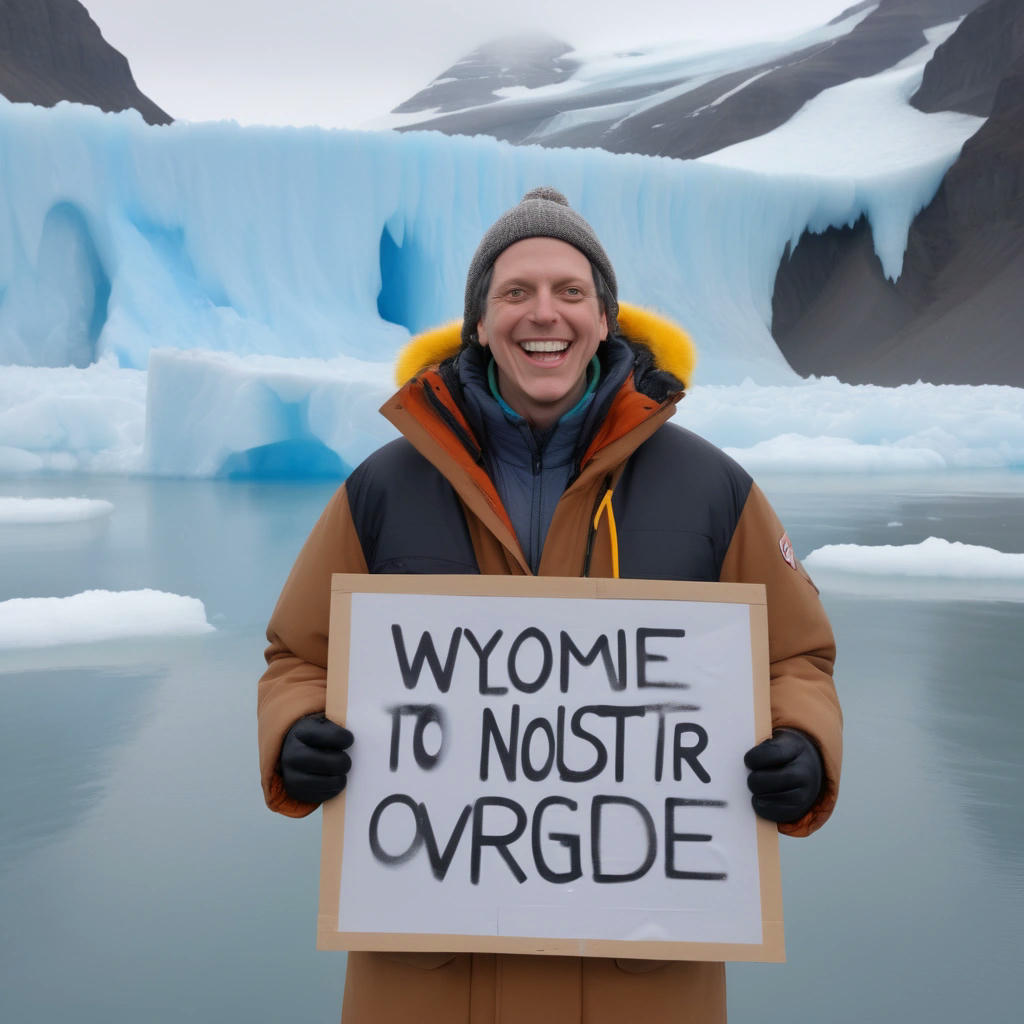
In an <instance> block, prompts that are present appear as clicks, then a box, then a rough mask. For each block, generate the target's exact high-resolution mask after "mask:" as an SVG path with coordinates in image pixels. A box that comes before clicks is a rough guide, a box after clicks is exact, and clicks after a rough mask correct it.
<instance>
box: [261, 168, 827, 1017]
mask: <svg viewBox="0 0 1024 1024" xmlns="http://www.w3.org/2000/svg"><path fill="white" fill-rule="evenodd" d="M693 363H694V353H693V349H692V346H691V344H690V341H689V339H688V337H687V336H686V335H685V334H684V333H683V332H682V331H681V330H679V328H677V327H675V326H674V325H672V324H670V323H669V322H667V321H665V320H663V319H661V318H659V317H655V316H653V315H651V314H648V313H644V312H643V311H640V310H637V309H631V308H630V307H626V306H623V307H621V308H620V307H619V304H618V295H617V284H616V278H615V272H614V270H613V268H612V265H611V262H610V260H609V259H608V256H607V254H606V253H605V251H604V249H603V248H602V246H601V244H600V242H599V241H598V240H597V238H596V237H595V235H594V233H593V231H592V229H591V228H590V225H589V224H587V223H586V221H584V220H583V218H582V217H580V216H579V215H578V214H577V213H575V212H574V211H573V210H572V209H571V208H570V207H569V205H568V203H567V202H566V200H565V198H564V197H563V196H562V195H561V194H560V193H558V192H556V191H555V190H554V189H550V188H540V189H534V190H533V191H532V192H529V193H528V194H527V195H526V196H525V197H524V198H523V200H522V202H520V203H519V204H518V205H517V206H516V207H514V208H513V209H511V210H509V211H507V212H506V213H505V214H504V215H503V216H502V217H501V218H499V219H498V221H497V222H496V223H495V224H494V225H493V226H492V227H491V228H490V229H489V230H488V232H487V233H486V234H485V235H484V238H483V240H482V241H481V243H480V246H479V248H478V250H477V252H476V255H475V256H474V258H473V261H472V263H471V265H470V268H469V274H468V278H467V282H466V302H465V313H464V317H463V321H462V324H461V327H460V326H459V325H458V324H452V325H449V326H448V327H447V328H441V329H439V330H438V331H434V332H431V333H429V334H427V335H424V336H421V337H420V338H418V339H414V340H413V342H412V343H411V345H410V346H409V348H408V349H407V350H406V352H405V353H404V354H403V355H402V357H401V358H400V360H399V377H400V380H401V381H403V382H404V383H403V385H402V387H401V389H400V390H399V391H398V393H397V394H396V395H395V396H394V397H393V398H392V399H391V400H390V401H389V402H387V403H386V404H385V406H384V408H383V409H382V412H383V413H384V415H385V416H387V417H388V419H390V420H391V422H392V423H394V424H395V426H396V427H397V428H398V429H399V431H400V432H401V433H402V434H403V435H404V436H403V437H402V438H400V439H399V440H397V441H393V442H391V443H390V444H388V445H385V446H384V447H383V448H381V449H380V450H379V451H377V452H375V453H374V454H373V455H372V456H370V458H369V459H367V460H366V462H364V463H363V464H362V465H361V466H359V467H358V468H357V469H355V470H354V471H353V472H352V474H351V475H350V476H349V478H348V480H347V481H346V483H345V485H344V486H343V487H342V488H340V489H339V491H338V492H337V493H336V494H335V496H334V497H333V498H332V499H331V502H330V503H329V504H328V506H327V508H326V509H325V511H324V513H323V515H322V516H321V518H320V520H319V522H318V523H317V524H316V526H315V527H314V529H313V532H312V533H311V535H310V537H309V539H308V540H307V542H306V545H305V546H304V547H303V549H302V552H301V553H300V555H299V557H298V559H297V561H296V563H295V566H294V568H293V569H292V572H291V575H290V576H289V578H288V581H287V582H286V584H285V586H284V590H283V592H282V594H281V597H280V600H279V601H278V604H277V607H276V609H275V610H274V613H273V616H272V618H271V621H270V625H269V628H268V632H267V635H268V639H269V641H270V646H269V647H268V649H267V660H268V668H267V672H266V674H265V675H264V676H263V679H262V680H261V683H260V698H259V713H260V758H261V766H262V771H263V784H264V791H265V795H266V799H267V803H268V805H269V806H270V807H271V808H272V809H274V810H277V811H280V812H281V813H283V814H289V815H293V816H300V815H305V814H308V813H310V812H311V811H313V810H314V809H315V807H316V806H317V805H318V804H319V803H320V802H321V801H323V800H325V799H328V798H330V797H332V796H334V795H335V794H337V793H338V792H339V791H340V790H341V789H342V788H343V787H344V785H345V781H346V775H347V773H348V771H349V768H350V767H351V764H352V761H351V760H350V757H349V753H348V750H349V747H350V745H351V744H352V736H351V734H350V733H348V731H347V730H345V729H344V728H342V727H341V726H340V725H337V724H335V723H333V722H330V721H327V720H326V719H325V718H324V716H323V714H322V712H323V709H324V703H325V702H324V691H325V677H326V670H325V666H326V663H327V628H328V606H329V600H330V577H331V574H332V573H334V572H399V573H476V572H482V573H489V574H510V575H529V574H537V575H557V576H587V575H590V576H619V575H621V576H623V577H634V578H647V579H679V580H722V581H730V582H757V583H764V584H765V585H766V588H767V594H768V620H769V656H770V660H771V695H772V696H771V703H772V720H773V726H774V735H773V738H772V739H770V740H766V741H765V742H763V743H761V744H759V745H758V746H756V747H755V748H754V749H753V750H751V751H750V752H748V754H747V758H746V761H747V767H749V768H750V769H752V770H751V773H750V776H749V785H750V788H751V791H752V793H753V797H752V800H753V804H754V808H755V810H756V811H757V813H758V814H761V815H762V816H764V817H766V818H769V819H770V820H772V821H775V822H778V823H779V828H780V830H781V831H783V832H785V833H788V834H791V835H806V834H807V833H809V832H811V831H813V830H814V829H815V828H817V827H818V826H820V825H821V824H822V823H823V822H824V821H825V820H826V818H827V817H828V816H829V814H830V813H831V810H832V807H833V805H834V803H835V799H836V794H837V791H838V785H839V763H840V754H841V715H840V711H839V705H838V702H837V699H836V695H835V689H834V687H833V684H832V678H831V671H832V664H833V659H834V643H833V639H832V633H831V629H830V627H829V624H828V620H827V618H826V617H825V614H824V611H823V610H822V608H821V604H820V602H819V601H818V596H817V591H816V590H815V588H814V586H813V584H812V583H811V582H810V580H809V578H808V577H807V575H806V574H805V573H804V571H803V570H802V568H801V567H800V566H799V564H798V563H797V561H796V559H795V558H794V556H793V553H792V548H791V546H790V544H789V540H788V538H787V536H786V534H785V532H784V530H783V528H782V526H781V525H780V524H779V522H778V520H777V518H776V517H775V514H774V512H773V511H772V509H771V507H770V506H769V504H768V502H767V500H766V499H765V497H764V495H763V494H762V493H761V491H760V490H759V489H758V488H757V486H756V485H755V484H754V483H753V482H752V481H751V479H750V477H749V476H748V475H747V474H746V473H745V472H744V471H743V470H742V469H741V468H740V467H739V466H738V465H737V464H736V463H734V462H733V461H732V460H730V459H729V458H728V457H726V456H725V455H724V454H723V453H722V452H720V451H719V450H718V449H716V448H714V447H713V446H712V445H710V444H708V443H707V442H705V441H703V440H701V439H700V438H698V437H696V436H695V435H693V434H691V433H689V432H688V431H685V430H682V429H681V428H678V427H676V426H673V425H669V424H668V423H667V420H668V419H669V417H670V416H671V415H672V414H673V412H674V409H675V405H676V403H677V402H678V401H679V399H680V398H682V396H683V392H684V385H685V384H686V382H687V381H688V379H689V377H690V374H691V371H692V368H693ZM355 760H356V763H357V764H358V753H356V755H355ZM342 1019H343V1021H344V1022H347V1024H363V1022H372V1024H390V1022H396V1024H397V1022H402V1024H405V1022H412V1021H417V1022H421V1021H434V1020H436V1021H445V1022H455V1021H459V1022H466V1024H483V1022H488V1024H490V1022H498V1021H500V1022H503V1024H518V1022H529V1024H556V1022H557V1024H571V1022H585V1024H605V1022H609V1024H610V1022H613V1021H614V1022H627V1021H642V1022H643V1024H661V1022H665V1024H667V1022H669V1021H671V1022H694V1024H696V1022H701V1024H715V1022H721V1021H724V1020H725V973H724V966H723V965H722V964H715V963H659V962H654V961H629V960H622V961H616V960H610V959H599V958H574V957H533V956H504V955H499V956H493V955H476V954H473V955H471V954H460V955H457V956H456V955H444V954H429V955H428V954H383V953H352V954H350V956H349V961H348V975H347V980H346V990H345V1006H344V1011H343V1017H342Z"/></svg>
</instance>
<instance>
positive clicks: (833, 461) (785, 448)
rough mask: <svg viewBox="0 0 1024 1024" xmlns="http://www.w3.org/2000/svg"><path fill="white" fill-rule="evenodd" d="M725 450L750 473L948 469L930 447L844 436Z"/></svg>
mask: <svg viewBox="0 0 1024 1024" xmlns="http://www.w3.org/2000/svg"><path fill="white" fill-rule="evenodd" d="M725 450H726V452H727V453H728V454H729V455H731V456H732V457H733V458H734V459H735V460H736V461H737V462H739V463H740V464H741V465H742V466H743V467H744V468H745V469H746V470H747V471H748V472H750V473H766V472H787V471H788V472H792V471H798V472H803V473H906V472H914V471H919V470H942V469H945V468H946V460H945V459H943V457H942V456H941V455H940V454H939V453H938V452H936V451H934V450H931V449H928V448H910V447H905V448H903V447H897V446H896V445H883V444H858V443H857V442H856V441H851V440H849V439H848V438H845V437H805V436H804V435H803V434H780V435H779V436H778V437H773V438H771V439H770V440H767V441H760V442H758V443H757V444H755V445H753V446H752V447H750V448H726V449H725Z"/></svg>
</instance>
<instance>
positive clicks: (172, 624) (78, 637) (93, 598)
mask: <svg viewBox="0 0 1024 1024" xmlns="http://www.w3.org/2000/svg"><path fill="white" fill-rule="evenodd" d="M211 632H213V626H211V625H210V624H209V622H207V621H206V609H205V608H204V607H203V602H202V601H200V600H199V599H198V598H195V597H181V596H179V595H178V594H167V593H164V592H163V591H159V590H122V591H111V590H86V591H84V592H83V593H81V594H75V595H73V596H72V597H16V598H12V599H11V600H9V601H0V650H4V649H10V648H16V647H53V646H57V645H60V644H81V643H98V642H100V641H104V640H121V639H126V638H129V637H158V636H195V635H197V634H201V633H211Z"/></svg>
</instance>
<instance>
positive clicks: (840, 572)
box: [803, 537, 1024, 601]
mask: <svg viewBox="0 0 1024 1024" xmlns="http://www.w3.org/2000/svg"><path fill="white" fill-rule="evenodd" d="M803 563H804V566H805V567H806V568H807V570H808V571H809V572H811V573H813V575H814V578H815V580H816V581H817V583H818V584H819V585H820V586H821V587H822V589H824V590H826V591H828V590H832V589H835V590H841V591H846V592H849V593H854V594H859V595H862V596H869V595H870V596H885V597H892V598H910V599H913V600H948V601H954V600H956V601H972V600H973V601H1024V554H1016V553H1008V552H1005V551H996V550H995V549H994V548H988V547H982V546H980V545H977V544H963V543H961V542H960V541H948V540H943V539H942V538H940V537H929V538H928V539H927V540H924V541H922V542H921V543H920V544H904V545H894V544H882V545H879V546H877V547H871V546H867V545H862V544H826V545H825V546H824V547H821V548H818V549H817V550H815V551H812V552H811V553H810V554H809V555H808V556H807V557H806V558H805V559H804V560H803Z"/></svg>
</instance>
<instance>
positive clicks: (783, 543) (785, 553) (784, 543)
mask: <svg viewBox="0 0 1024 1024" xmlns="http://www.w3.org/2000/svg"><path fill="white" fill-rule="evenodd" d="M779 550H780V551H781V552H782V557H783V558H784V559H785V560H786V561H787V562H788V563H789V567H790V568H791V569H794V570H795V569H796V558H795V556H794V555H793V545H792V543H791V542H790V539H789V534H788V533H784V534H783V535H782V536H781V537H780V538H779Z"/></svg>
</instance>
